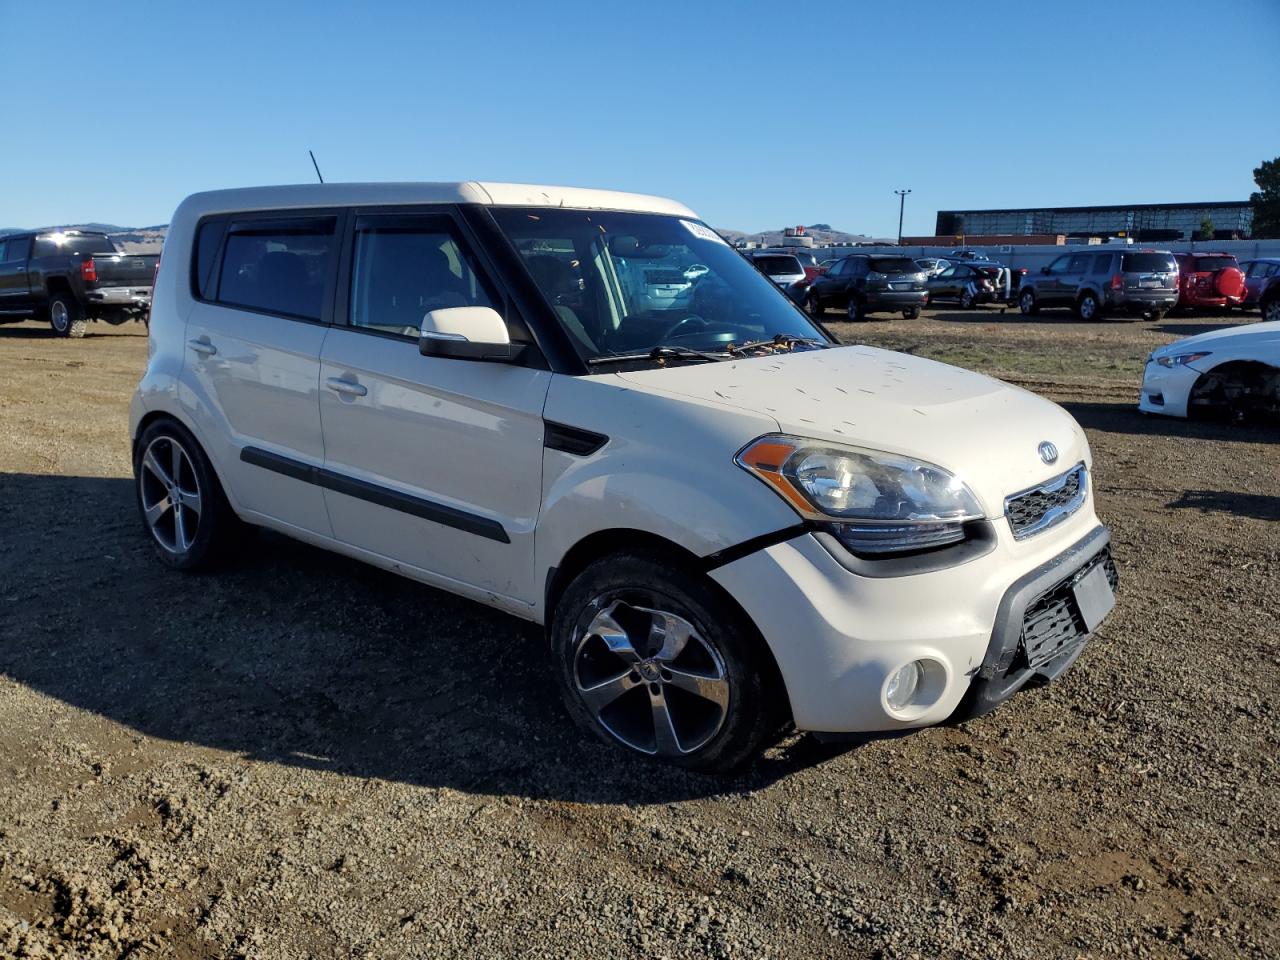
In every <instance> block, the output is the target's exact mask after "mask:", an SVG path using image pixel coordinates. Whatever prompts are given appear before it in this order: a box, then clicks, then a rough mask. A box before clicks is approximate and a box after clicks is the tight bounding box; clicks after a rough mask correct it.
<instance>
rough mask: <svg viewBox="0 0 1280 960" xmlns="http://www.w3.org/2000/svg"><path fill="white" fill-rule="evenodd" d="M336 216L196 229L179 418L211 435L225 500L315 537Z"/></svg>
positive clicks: (319, 526)
mask: <svg viewBox="0 0 1280 960" xmlns="http://www.w3.org/2000/svg"><path fill="white" fill-rule="evenodd" d="M342 219H343V218H342V215H341V214H339V213H338V212H336V211H329V212H325V211H321V212H312V211H307V212H306V214H305V215H298V214H296V213H294V212H278V213H255V214H252V215H243V216H240V215H235V216H231V217H228V218H219V219H214V220H207V221H204V222H203V223H202V224H201V225H200V227H199V228H198V230H197V250H196V253H195V256H194V257H193V261H194V262H193V264H192V269H191V275H192V276H191V282H192V285H193V294H195V298H196V299H195V306H194V308H193V309H192V311H191V314H190V316H189V318H188V321H187V332H186V336H187V342H186V348H187V352H186V357H187V359H186V364H187V369H188V370H189V371H190V374H191V375H190V376H184V379H185V380H188V381H189V382H191V383H192V384H193V388H194V394H195V395H194V396H193V397H191V398H190V399H189V401H188V410H189V412H190V415H191V416H192V417H193V418H194V419H195V420H196V422H197V424H198V425H199V426H200V427H201V430H200V434H201V436H203V437H206V438H211V446H212V447H213V449H211V450H210V454H211V455H212V456H214V458H215V461H216V462H217V466H218V468H219V473H220V474H221V476H222V478H223V480H224V481H225V482H226V483H227V485H228V486H229V488H230V491H231V494H232V496H233V497H234V498H235V499H236V501H237V502H238V503H239V505H240V506H241V507H242V508H243V509H245V510H249V511H252V512H253V513H255V514H258V515H260V516H261V517H264V518H268V519H271V520H274V521H276V522H278V523H281V524H285V525H287V526H289V527H293V528H297V529H299V530H302V531H308V532H311V533H315V534H320V535H322V536H329V535H330V533H331V529H330V525H329V518H328V514H327V513H326V511H325V503H324V494H323V492H322V491H321V488H320V486H319V485H318V483H317V471H318V470H319V469H320V468H321V467H322V466H323V463H324V444H323V439H322V437H321V434H320V407H319V399H318V396H317V391H318V389H319V380H320V347H321V344H322V343H323V342H324V338H325V334H326V332H327V331H328V329H329V328H328V322H329V320H330V319H331V316H332V298H333V290H334V287H335V285H336V282H337V244H338V236H339V232H338V226H339V223H340V222H341V221H342ZM211 249H212V250H213V251H214V252H213V253H212V254H211V253H210V250H211ZM218 438H225V439H221V440H219V439H218Z"/></svg>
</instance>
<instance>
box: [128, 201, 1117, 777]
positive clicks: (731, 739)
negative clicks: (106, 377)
mask: <svg viewBox="0 0 1280 960" xmlns="http://www.w3.org/2000/svg"><path fill="white" fill-rule="evenodd" d="M130 429H131V436H132V442H133V451H134V458H133V462H134V472H135V475H136V482H137V493H138V505H139V508H140V510H141V514H142V519H143V521H144V523H145V525H146V528H147V530H148V532H149V535H150V536H151V537H152V538H153V539H154V541H155V543H156V545H157V547H158V553H159V556H160V557H161V558H162V560H163V561H164V562H165V563H167V564H169V565H170V566H172V567H176V568H179V569H184V570H185V569H195V568H198V567H201V566H204V565H207V564H209V563H211V562H212V561H214V560H215V559H217V558H219V557H222V556H225V554H226V553H227V551H228V549H229V548H230V547H232V546H233V545H234V544H235V543H236V542H237V534H238V533H239V532H240V530H242V529H243V526H244V524H251V525H256V526H263V527H270V528H272V529H274V530H277V531H280V532H283V533H285V534H288V535H289V536H291V537H296V538H298V539H299V540H304V541H306V542H308V543H312V544H316V545H319V546H322V547H325V548H327V549H330V550H334V551H337V552H339V553H343V554H347V555H349V556H352V557H357V558H359V559H361V560H365V561H367V562H369V563H372V564H375V565H377V566H380V567H383V568H385V569H387V570H392V571H395V572H396V573H400V574H404V575H405V576H408V577H412V578H414V579H416V580H420V581H422V582H423V583H427V584H431V585H432V586H435V587H439V588H442V589H445V590H449V591H452V592H454V593H458V594H462V595H463V596H467V597H471V598H473V599H475V600H478V601H480V602H481V603H486V604H489V605H491V606H494V607H498V608H499V609H502V610H505V611H508V612H509V613H512V614H515V615H516V616H519V617H523V618H526V619H528V620H533V621H536V622H538V623H542V624H545V625H546V627H547V634H548V636H549V639H550V652H551V656H552V659H553V662H554V668H555V670H556V673H557V675H558V677H559V682H560V686H561V688H562V691H563V694H564V698H565V701H566V703H567V704H568V708H569V711H570V712H571V713H572V715H573V716H574V718H575V719H576V720H577V721H578V722H579V723H580V724H581V725H582V726H583V727H584V728H586V729H589V730H591V731H593V732H594V733H596V734H597V735H599V736H600V737H602V738H603V739H605V740H606V741H608V742H611V743H614V744H616V745H618V746H619V747H621V748H623V749H625V750H627V751H631V752H634V753H636V754H643V755H648V756H653V757H658V758H661V759H663V760H666V761H669V762H672V763H677V764H681V765H684V766H688V767H697V768H701V769H711V770H722V769H727V768H731V767H733V766H734V765H736V764H738V763H740V762H742V761H744V760H746V759H747V758H749V757H750V756H752V754H753V753H754V752H755V751H757V750H758V749H759V748H760V747H761V746H762V745H763V744H765V743H766V742H767V741H768V739H769V738H770V737H772V736H774V735H775V734H776V733H777V731H779V730H780V729H782V728H783V727H784V726H785V725H786V724H788V723H793V724H794V725H795V727H796V728H798V729H800V730H808V731H813V732H815V733H818V734H823V735H841V734H863V735H866V734H872V735H875V734H880V735H883V734H887V733H893V732H899V731H903V730H907V729H910V728H913V727H920V726H924V725H927V724H935V723H940V722H943V721H947V720H956V719H962V718H967V717H972V716H976V715H978V714H981V713H984V712H986V711H988V710H990V709H992V708H993V707H994V706H995V705H996V704H997V703H998V702H999V701H1001V700H1003V699H1005V698H1006V697H1008V696H1010V695H1011V694H1013V693H1014V692H1015V691H1017V690H1019V689H1020V688H1022V687H1023V686H1025V685H1027V684H1028V683H1031V682H1043V681H1045V680H1048V679H1052V678H1054V677H1056V676H1057V675H1059V674H1060V673H1061V672H1062V671H1063V670H1065V669H1066V668H1067V667H1068V666H1069V665H1070V664H1071V663H1072V662H1073V661H1074V660H1075V658H1076V657H1077V656H1078V655H1079V654H1080V651H1081V649H1082V648H1083V646H1084V642H1085V640H1086V639H1087V638H1088V637H1089V635H1090V634H1091V633H1092V632H1093V631H1094V630H1095V629H1096V628H1097V626H1098V624H1099V623H1100V622H1101V621H1102V619H1103V618H1104V617H1105V616H1106V615H1107V613H1108V612H1109V611H1110V609H1111V607H1112V606H1113V604H1114V594H1113V590H1114V587H1115V584H1116V571H1115V566H1114V564H1113V563H1112V560H1111V553H1110V548H1109V537H1108V534H1107V531H1106V529H1105V528H1104V527H1102V526H1101V525H1100V524H1099V522H1098V519H1097V516H1096V515H1095V513H1094V508H1093V502H1092V497H1091V486H1090V476H1089V470H1090V454H1089V448H1088V445H1087V443H1086V441H1085V437H1084V433H1083V431H1082V430H1081V429H1080V427H1079V426H1078V425H1077V424H1076V423H1075V421H1074V420H1072V418H1071V417H1070V416H1068V415H1067V414H1066V413H1065V412H1064V411H1063V410H1061V409H1060V408H1059V407H1057V406H1055V405H1054V404H1052V403H1050V402H1048V401H1046V400H1043V399H1040V398H1039V397H1036V396H1034V395H1033V394H1030V393H1027V392H1026V391H1023V390H1019V389H1017V388H1015V387H1011V386H1007V385H1005V384H1003V383H1000V382H998V381H996V380H992V379H990V378H989V377H985V376H980V375H978V374H974V373H969V372H966V371H964V370H959V369H955V368H953V367H948V366H945V365H943V364H940V363H934V362H932V361H929V360H922V359H919V358H916V357H911V356H906V355H903V354H898V353H891V352H887V351H884V350H875V349H871V348H868V347H862V346H840V345H839V344H837V343H836V342H835V341H834V340H833V339H832V338H831V337H830V336H829V335H828V334H827V333H826V332H824V331H823V330H822V329H821V328H820V327H818V326H816V325H815V324H814V322H813V321H812V320H810V319H809V318H808V317H806V316H805V314H804V313H802V312H801V311H800V310H799V309H797V308H796V306H795V305H794V304H793V303H792V302H791V301H790V300H788V299H787V297H786V296H785V295H784V294H783V293H782V292H780V291H779V290H778V289H777V288H776V286H775V285H774V284H773V283H771V282H770V281H769V280H768V278H767V277H765V276H764V275H763V274H761V273H760V272H758V271H757V270H756V269H755V268H754V267H753V266H752V265H751V263H749V262H748V261H747V260H746V259H744V258H743V257H742V256H741V255H739V254H738V253H736V252H735V251H734V250H733V249H731V248H730V247H729V246H728V245H726V244H725V243H724V242H723V241H722V240H721V239H720V237H719V236H718V235H717V234H716V233H715V231H713V230H711V229H710V228H709V227H708V226H707V225H706V224H704V223H703V222H702V221H700V220H699V219H698V218H697V216H696V215H695V214H694V213H693V212H692V211H690V210H689V209H687V208H686V207H684V206H683V205H681V204H679V203H675V202H673V201H671V200H663V199H660V198H657V197H646V196H638V195H634V194H625V193H612V192H607V191H599V190H583V189H573V188H560V187H536V186H523V185H514V184H496V183H456V184H432V183H421V184H366V185H359V184H322V185H315V186H291V187H265V188H255V189H245V190H227V191H218V192H213V193H201V194H196V195H195V196H192V197H190V198H188V199H187V200H186V201H184V202H183V203H182V205H181V206H180V207H179V208H178V210H177V212H176V213H175V214H174V217H173V222H172V224H171V226H170V229H169V234H168V238H167V240H166V241H165V247H164V254H163V257H162V260H161V266H160V270H159V274H158V276H157V278H156V284H155V292H154V301H153V306H152V314H151V342H150V359H149V362H148V364H147V370H146V373H145V374H144V376H143V378H142V382H141V383H140V384H139V386H138V390H137V394H136V396H135V397H134V399H133V405H132V411H131V423H130Z"/></svg>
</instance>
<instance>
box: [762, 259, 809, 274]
mask: <svg viewBox="0 0 1280 960" xmlns="http://www.w3.org/2000/svg"><path fill="white" fill-rule="evenodd" d="M755 261H756V266H757V267H759V268H760V269H761V270H763V271H764V272H765V273H767V274H768V275H769V276H771V277H776V276H779V275H781V274H784V273H786V274H790V273H804V268H803V267H801V266H800V261H799V260H797V259H796V258H795V257H791V256H778V257H756V258H755Z"/></svg>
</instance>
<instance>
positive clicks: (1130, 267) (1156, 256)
mask: <svg viewBox="0 0 1280 960" xmlns="http://www.w3.org/2000/svg"><path fill="white" fill-rule="evenodd" d="M1177 269H1178V265H1177V264H1176V263H1174V260H1173V257H1171V256H1169V255H1168V254H1167V253H1126V254H1124V261H1123V263H1122V265H1121V267H1120V270H1121V272H1123V273H1172V272H1173V271H1175V270H1177Z"/></svg>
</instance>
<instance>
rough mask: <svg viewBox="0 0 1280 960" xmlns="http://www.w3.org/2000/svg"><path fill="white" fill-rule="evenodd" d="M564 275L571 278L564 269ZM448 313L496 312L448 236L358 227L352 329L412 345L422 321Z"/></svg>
mask: <svg viewBox="0 0 1280 960" xmlns="http://www.w3.org/2000/svg"><path fill="white" fill-rule="evenodd" d="M547 259H554V258H547ZM556 262H557V263H558V262H559V261H556ZM564 272H565V273H566V274H568V273H569V268H568V267H567V266H566V267H564ZM448 307H493V308H494V309H499V308H498V307H497V306H496V302H495V299H494V297H493V296H492V295H491V294H490V293H489V291H488V290H487V289H486V288H485V286H484V284H483V283H482V281H481V279H480V275H479V273H478V272H477V271H476V268H475V265H474V262H473V261H472V259H471V257H470V256H469V255H468V253H467V251H466V249H465V247H464V246H463V245H462V243H461V242H460V241H459V240H458V238H456V237H455V236H454V235H453V234H452V232H451V231H448V230H445V229H435V228H429V227H421V228H416V227H408V228H406V227H396V228H379V227H376V226H368V227H366V226H363V225H358V226H357V228H356V244H355V262H354V264H353V265H352V268H351V314H350V317H351V320H350V322H351V325H352V326H353V327H362V328H364V329H369V330H378V331H381V332H383V333H393V334H397V335H400V336H405V337H410V338H412V339H414V340H416V339H417V338H418V332H419V329H420V328H421V326H422V318H423V317H425V316H426V315H427V313H428V312H429V311H431V310H442V309H446V308H448Z"/></svg>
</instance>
